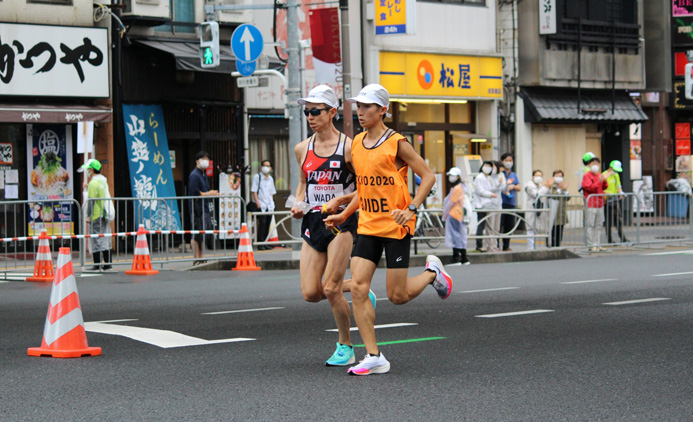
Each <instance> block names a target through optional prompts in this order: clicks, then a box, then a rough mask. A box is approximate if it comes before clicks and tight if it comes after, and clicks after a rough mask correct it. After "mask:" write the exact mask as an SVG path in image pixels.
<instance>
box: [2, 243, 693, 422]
mask: <svg viewBox="0 0 693 422" xmlns="http://www.w3.org/2000/svg"><path fill="white" fill-rule="evenodd" d="M692 253H693V251H692ZM421 270H422V269H421V268H415V269H412V270H411V273H418V272H419V271H421ZM449 271H450V273H451V274H452V276H453V278H454V279H455V285H454V292H453V294H452V295H451V296H450V298H448V299H446V300H444V301H441V300H440V299H438V297H437V295H436V294H435V291H434V290H433V289H432V288H429V289H427V290H426V291H424V293H423V294H422V295H421V296H420V297H418V298H417V299H415V300H414V301H413V302H411V303H409V304H407V305H403V306H395V305H393V304H391V303H390V302H388V301H387V300H379V301H378V307H377V311H376V313H377V318H376V324H404V323H409V324H415V325H402V326H396V327H390V328H381V329H378V330H377V331H376V334H377V336H378V341H379V342H395V343H393V344H387V345H382V346H381V351H382V352H383V353H384V354H385V355H386V356H387V358H388V359H389V360H390V362H391V365H392V369H391V372H390V373H389V374H386V375H379V376H368V377H353V376H347V375H346V369H345V368H329V367H325V366H323V362H324V360H325V359H326V358H327V357H329V355H330V354H331V352H332V351H333V349H334V342H335V341H336V338H337V336H336V333H334V332H328V331H326V330H328V329H331V328H333V327H334V322H333V320H332V316H331V313H330V310H329V305H328V304H327V302H326V301H323V302H321V303H319V304H312V303H307V302H304V301H303V300H302V297H301V294H300V291H299V285H298V272H297V271H277V272H269V271H262V272H259V273H238V272H230V271H229V272H194V273H184V272H166V273H161V274H160V275H158V276H154V277H150V278H136V277H129V276H125V275H122V274H120V275H107V276H101V277H90V278H78V281H77V283H78V287H79V294H80V300H81V305H82V309H83V313H84V319H85V321H86V322H87V327H88V329H89V330H90V332H88V340H89V345H90V346H100V347H102V348H103V354H102V355H101V356H97V357H88V358H79V359H53V358H36V357H28V356H27V353H26V349H27V348H28V347H36V346H39V345H40V344H41V336H42V333H43V324H44V320H45V316H46V309H47V303H48V298H49V295H50V286H49V285H42V284H33V283H24V282H5V283H0V326H1V327H2V331H1V332H2V335H1V336H0V356H1V357H2V361H1V362H0V403H1V410H0V419H1V420H3V421H20V420H37V421H38V420H74V421H78V420H136V421H139V420H180V421H197V420H244V421H245V420H259V421H275V420H291V421H294V420H320V421H323V420H356V421H360V420H377V421H391V420H399V421H422V420H434V419H437V420H450V421H459V420H469V421H558V420H569V421H586V420H600V421H605V420H614V421H621V420H628V421H689V420H691V417H692V416H691V415H693V375H692V374H693V261H692V260H691V254H688V253H675V254H667V255H646V254H644V252H638V253H633V254H630V255H625V256H624V255H620V256H598V257H586V258H581V259H571V260H562V261H547V262H530V263H512V264H486V265H472V266H468V267H449ZM675 273H686V274H675ZM672 274H673V275H672ZM384 276H385V272H384V270H378V271H377V273H376V277H375V279H374V287H373V289H374V290H375V292H376V293H377V294H378V296H379V298H381V299H384V298H385V284H384V283H385V281H384V280H385V279H384ZM644 299H648V300H650V301H647V302H642V301H641V300H644ZM624 301H638V302H634V303H622V302H624ZM258 308H263V310H257V309H258ZM249 310H254V311H249ZM228 311H243V312H228ZM527 311H532V312H535V313H525V314H510V315H507V314H506V313H516V312H527ZM210 313H211V314H210ZM498 314H501V315H498ZM503 314H506V315H503ZM117 320H129V321H120V322H117ZM99 321H116V322H108V323H98V322H99ZM128 327H129V328H128ZM133 327H139V328H141V329H142V330H137V329H135V328H133ZM146 329H150V330H146ZM115 330H124V331H125V334H126V335H130V336H131V337H136V338H139V340H136V339H133V338H129V337H124V336H121V335H114V334H104V333H103V332H104V331H111V332H112V331H115ZM152 330H169V331H168V332H167V331H152ZM171 332H175V333H181V334H184V335H186V336H188V337H180V336H179V338H174V337H175V334H174V333H171ZM222 339H237V340H235V341H233V342H220V343H214V342H209V341H210V340H222ZM238 339H254V340H249V341H240V340H238ZM352 339H353V342H354V344H359V343H360V338H359V336H358V333H357V332H354V333H353V337H352ZM411 340H416V341H411ZM226 341H228V340H226ZM402 341H409V342H402ZM176 342H177V343H176ZM191 342H192V343H195V342H197V343H202V344H199V345H190V346H185V347H162V346H167V345H175V344H179V345H180V344H189V343H191ZM151 343H156V344H158V345H154V344H151ZM357 350H358V352H357V353H358V356H359V357H361V356H362V355H363V353H365V352H364V349H363V348H357Z"/></svg>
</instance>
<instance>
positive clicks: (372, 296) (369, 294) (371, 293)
mask: <svg viewBox="0 0 693 422" xmlns="http://www.w3.org/2000/svg"><path fill="white" fill-rule="evenodd" d="M368 299H370V300H371V303H372V304H373V310H374V311H375V299H376V298H375V293H373V290H368Z"/></svg>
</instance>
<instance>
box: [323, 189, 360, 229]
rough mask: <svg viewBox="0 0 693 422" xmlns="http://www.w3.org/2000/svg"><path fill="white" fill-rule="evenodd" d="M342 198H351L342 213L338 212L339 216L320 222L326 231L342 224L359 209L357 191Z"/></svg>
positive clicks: (334, 215)
mask: <svg viewBox="0 0 693 422" xmlns="http://www.w3.org/2000/svg"><path fill="white" fill-rule="evenodd" d="M344 196H345V197H346V196H351V202H349V205H347V207H346V208H344V211H342V212H340V213H339V214H332V215H329V216H328V217H327V218H325V219H324V220H322V221H324V222H325V227H327V228H328V229H331V228H332V227H337V226H339V225H340V224H342V223H344V222H345V221H346V219H347V218H349V216H350V215H351V214H353V213H355V212H356V210H357V209H359V195H358V191H355V192H352V193H350V194H349V195H344Z"/></svg>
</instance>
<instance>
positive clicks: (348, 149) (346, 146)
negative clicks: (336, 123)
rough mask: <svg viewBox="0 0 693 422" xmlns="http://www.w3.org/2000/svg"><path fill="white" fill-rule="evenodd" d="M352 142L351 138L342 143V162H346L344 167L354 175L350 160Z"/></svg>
mask: <svg viewBox="0 0 693 422" xmlns="http://www.w3.org/2000/svg"><path fill="white" fill-rule="evenodd" d="M353 142H354V140H353V139H351V138H346V141H344V161H346V165H347V167H348V168H349V171H350V172H352V173H356V172H355V171H354V164H353V162H352V160H351V144H352V143H353Z"/></svg>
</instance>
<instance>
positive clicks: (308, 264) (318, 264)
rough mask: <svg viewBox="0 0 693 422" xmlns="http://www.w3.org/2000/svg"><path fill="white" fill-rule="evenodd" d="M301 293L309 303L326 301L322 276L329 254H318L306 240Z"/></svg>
mask: <svg viewBox="0 0 693 422" xmlns="http://www.w3.org/2000/svg"><path fill="white" fill-rule="evenodd" d="M300 262H301V263H300V270H301V293H303V299H305V300H306V301H307V302H320V301H321V300H323V299H324V295H323V286H322V276H323V274H324V273H325V266H326V264H327V253H324V252H318V251H316V250H315V249H313V248H312V247H311V246H310V245H308V243H307V242H306V241H305V240H304V241H303V247H302V248H301V261H300Z"/></svg>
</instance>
